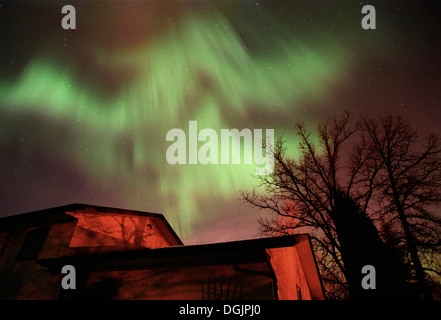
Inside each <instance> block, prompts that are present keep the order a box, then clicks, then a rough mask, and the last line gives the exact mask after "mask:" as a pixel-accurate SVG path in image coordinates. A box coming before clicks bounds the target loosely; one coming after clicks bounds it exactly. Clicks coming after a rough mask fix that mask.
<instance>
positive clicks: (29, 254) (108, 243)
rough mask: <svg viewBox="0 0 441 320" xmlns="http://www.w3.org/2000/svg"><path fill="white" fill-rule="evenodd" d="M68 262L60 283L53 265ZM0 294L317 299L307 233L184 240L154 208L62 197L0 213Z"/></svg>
mask: <svg viewBox="0 0 441 320" xmlns="http://www.w3.org/2000/svg"><path fill="white" fill-rule="evenodd" d="M65 265H71V266H73V267H74V268H75V274H76V281H75V282H76V288H75V289H69V290H65V289H63V288H62V286H61V281H62V279H63V277H64V276H66V275H65V274H62V273H61V270H62V268H63V266H65ZM0 298H1V299H156V300H159V299H195V300H198V299H216V300H223V299H294V300H295V299H323V298H324V295H323V289H322V284H321V281H320V277H319V274H318V269H317V266H316V261H315V257H314V254H313V251H312V247H311V243H310V240H309V236H308V235H307V234H300V235H293V236H285V237H273V238H262V239H253V240H243V241H234V242H224V243H215V244H204V245H191V246H185V245H183V244H182V242H181V240H180V239H179V237H178V236H177V235H176V233H175V232H174V231H173V229H172V228H171V226H170V225H169V224H168V222H167V221H166V219H165V218H164V216H163V215H161V214H155V213H148V212H139V211H133V210H123V209H115V208H105V207H98V206H90V205H82V204H72V205H67V206H62V207H57V208H52V209H46V210H41V211H36V212H30V213H26V214H21V215H15V216H10V217H6V218H2V219H0Z"/></svg>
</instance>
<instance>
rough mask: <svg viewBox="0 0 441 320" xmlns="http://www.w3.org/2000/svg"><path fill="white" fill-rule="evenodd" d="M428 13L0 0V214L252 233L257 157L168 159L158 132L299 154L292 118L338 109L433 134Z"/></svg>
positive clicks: (419, 6)
mask: <svg viewBox="0 0 441 320" xmlns="http://www.w3.org/2000/svg"><path fill="white" fill-rule="evenodd" d="M65 4H71V5H74V6H75V9H76V27H77V28H76V29H75V30H64V29H63V28H62V27H61V20H62V18H63V16H64V15H63V14H62V13H61V8H62V7H63V5H65ZM365 4H372V5H374V6H375V9H376V29H375V30H364V29H362V27H361V19H362V18H363V15H362V13H361V8H362V7H363V6H364V5H365ZM440 7H441V6H440V5H439V2H438V1H419V2H414V1H382V2H373V1H244V0H243V1H217V2H216V1H78V0H71V1H39V0H36V1H1V0H0V34H1V38H0V48H1V49H0V164H1V165H0V179H1V184H0V216H8V215H13V214H18V213H24V212H28V211H33V210H39V209H44V208H49V207H54V206H59V205H65V204H69V203H87V204H93V205H102V206H109V207H117V208H126V209H133V210H141V211H149V212H158V213H163V214H164V215H165V217H166V218H167V220H168V221H169V222H170V223H171V225H172V226H173V228H174V229H175V230H176V232H177V233H178V234H179V235H180V237H181V238H182V240H183V242H184V243H185V244H195V243H207V242H218V241H228V240H236V239H245V238H252V237H256V236H258V223H257V218H258V216H260V215H262V214H263V213H262V212H256V210H255V209H251V208H249V207H248V206H247V205H245V204H243V203H241V202H240V201H239V198H240V195H239V190H251V188H253V187H254V186H256V185H257V180H255V179H254V178H252V174H253V172H254V168H255V167H256V165H254V164H252V165H245V164H241V165H237V164H230V165H220V164H219V165H210V164H209V165H202V164H197V165H189V164H187V165H170V164H169V163H167V161H166V151H167V148H168V147H169V146H170V145H171V142H168V141H166V139H165V137H166V134H167V132H168V131H169V130H170V129H173V128H181V129H183V130H184V131H188V122H189V121H190V120H197V121H198V128H199V129H203V128H212V129H214V130H216V131H218V132H219V131H220V130H221V129H224V128H225V129H232V128H237V129H239V130H241V129H243V128H250V129H256V128H260V129H270V128H272V129H274V130H275V135H276V136H279V135H283V136H284V137H285V139H286V140H287V141H288V144H287V146H288V148H289V153H290V154H291V155H295V154H296V150H295V147H296V144H295V138H294V134H293V132H294V129H293V127H294V124H295V123H297V122H301V121H304V122H305V123H306V124H308V125H314V124H315V123H316V122H317V121H322V120H324V119H326V118H328V117H332V116H338V115H340V114H341V112H342V111H343V110H349V111H351V112H352V113H353V114H354V116H356V115H358V114H374V115H375V114H380V113H385V112H390V113H393V114H402V115H404V116H407V117H409V119H410V120H411V122H412V124H413V125H414V126H415V127H416V128H417V129H418V130H419V132H420V134H422V135H424V134H426V133H429V132H434V133H437V134H440V133H441V130H440V124H441V46H440V42H441V35H440V30H441V28H440V26H441V24H440V22H441V19H440V17H441V14H440V13H441V10H440Z"/></svg>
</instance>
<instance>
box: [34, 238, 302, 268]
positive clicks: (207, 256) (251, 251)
mask: <svg viewBox="0 0 441 320" xmlns="http://www.w3.org/2000/svg"><path fill="white" fill-rule="evenodd" d="M297 237H298V236H295V235H291V236H283V237H271V238H260V239H251V240H241V241H231V242H222V243H212V244H200V245H189V246H183V245H180V246H172V247H164V248H157V249H140V250H128V251H121V252H105V253H102V252H97V253H93V254H88V253H85V254H82V253H81V251H77V252H78V254H75V255H69V256H64V257H58V258H49V259H41V260H38V261H37V263H39V264H40V265H42V266H45V267H48V268H49V269H50V270H52V271H53V272H55V273H59V270H60V268H61V267H62V266H63V265H66V264H72V265H75V267H78V268H79V269H80V270H81V269H83V270H99V269H106V270H109V269H126V268H127V269H133V268H137V267H142V268H157V267H162V266H170V265H173V266H185V265H192V266H194V265H216V264H235V263H244V262H262V261H266V260H267V253H266V251H265V249H268V248H279V247H286V246H293V245H295V244H296V242H297Z"/></svg>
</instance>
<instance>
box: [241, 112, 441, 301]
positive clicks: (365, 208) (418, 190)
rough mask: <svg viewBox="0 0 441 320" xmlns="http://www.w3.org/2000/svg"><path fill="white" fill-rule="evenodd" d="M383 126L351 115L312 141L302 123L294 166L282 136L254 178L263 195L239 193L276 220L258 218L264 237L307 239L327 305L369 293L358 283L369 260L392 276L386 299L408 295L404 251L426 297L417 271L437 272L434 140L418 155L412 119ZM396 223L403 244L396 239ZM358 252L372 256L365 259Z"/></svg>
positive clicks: (438, 166)
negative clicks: (270, 167) (268, 170)
mask: <svg viewBox="0 0 441 320" xmlns="http://www.w3.org/2000/svg"><path fill="white" fill-rule="evenodd" d="M379 123H381V125H380V124H379ZM379 123H377V122H376V121H374V120H372V119H365V120H363V119H362V120H360V121H359V123H358V125H357V126H354V125H352V123H351V121H350V116H349V114H348V113H345V114H344V116H343V117H341V118H340V119H338V120H335V119H334V120H333V121H332V122H327V123H323V124H319V125H318V126H317V128H316V131H315V135H314V134H313V132H311V131H308V130H307V129H306V128H305V126H304V125H302V124H298V125H297V126H296V133H297V135H298V137H299V138H300V142H299V152H300V157H299V158H298V159H297V160H294V159H288V158H287V157H286V147H285V146H284V142H283V141H282V140H281V139H280V138H279V139H278V140H277V142H276V144H275V146H274V148H273V155H274V163H275V168H274V171H273V173H272V174H271V175H268V176H257V177H256V178H257V179H259V180H260V182H261V183H260V185H259V186H258V188H256V189H254V190H252V191H251V192H242V199H243V200H244V201H245V202H246V203H248V204H250V205H251V206H254V207H257V208H261V209H265V210H269V211H270V212H272V213H275V215H273V218H271V219H261V220H260V221H259V222H260V225H261V231H262V233H264V234H267V235H280V234H290V233H296V232H303V231H307V232H309V233H310V235H311V237H312V240H313V245H314V249H315V252H316V255H317V260H318V264H319V268H320V273H321V276H322V279H323V282H324V285H325V290H326V292H327V295H328V297H329V298H345V297H347V296H348V292H350V294H351V296H353V297H355V296H358V297H362V296H363V295H362V294H360V292H359V291H358V288H359V287H360V282H359V281H358V280H359V278H357V276H358V277H359V276H360V265H361V264H362V263H365V262H366V261H367V260H366V257H369V259H370V260H369V261H375V263H376V264H377V266H379V267H380V268H382V271H383V273H384V274H387V275H388V277H389V280H387V279H385V283H386V285H385V286H387V284H391V287H389V288H384V290H385V291H383V296H387V295H388V294H393V295H395V297H399V296H401V297H408V296H406V295H405V292H404V291H406V288H407V285H406V282H405V281H404V280H405V277H406V276H407V274H406V271H407V270H404V269H403V262H406V261H405V260H406V259H402V257H403V254H404V256H405V255H406V253H409V255H410V257H411V261H412V264H413V267H414V269H415V275H416V278H417V279H418V282H419V283H420V285H422V288H423V291H424V292H425V297H426V298H428V297H430V295H429V292H428V291H429V290H428V289H427V288H425V289H424V283H425V282H422V278H424V276H423V277H421V274H420V273H423V275H424V272H425V271H426V272H432V273H434V274H436V275H439V274H440V273H439V269H438V268H437V267H435V266H434V265H433V262H434V261H435V260H436V259H438V258H439V256H437V255H434V253H436V250H435V249H436V248H439V245H440V240H439V235H440V234H441V233H440V232H439V226H440V224H439V220H438V219H437V218H436V216H434V215H432V214H430V213H429V211H428V210H429V209H430V208H431V206H432V207H433V206H434V205H437V204H438V203H439V198H440V196H439V192H440V179H441V178H440V177H441V174H440V170H441V164H440V160H439V158H440V157H439V155H440V154H439V149H440V148H439V142H438V139H437V138H435V137H434V136H431V137H429V138H428V140H427V146H426V148H425V149H424V150H423V151H422V152H420V153H418V152H416V151H415V150H414V148H413V147H414V145H413V144H414V143H415V142H416V137H415V134H416V133H415V132H413V131H412V130H410V127H409V126H408V124H407V123H406V122H403V120H402V119H400V120H396V119H395V120H394V119H393V118H388V117H382V118H380V122H379ZM395 127H397V128H395ZM380 128H382V130H380ZM394 128H395V129H394ZM404 142H407V144H405V143H404ZM261 188H262V189H261ZM257 189H261V191H263V192H257ZM397 221H399V222H400V226H401V229H402V230H403V231H402V233H403V237H401V238H400V237H398V236H397V235H395V234H394V232H395V231H396V229H397V227H398V226H397ZM377 227H382V229H381V231H382V232H381V233H379V232H378V229H377ZM406 228H407V230H405V229H406ZM354 230H355V231H354ZM380 235H381V236H380ZM403 243H405V244H406V250H403V248H402V244H403ZM391 246H392V248H391ZM357 249H359V250H357ZM360 251H363V252H365V253H368V254H366V257H363V256H361V255H360ZM397 256H398V257H399V258H400V259H401V260H400V259H398V258H397ZM418 257H420V259H419V260H418V259H417V258H418ZM423 257H424V259H425V264H424V266H423V264H422V263H421V258H423ZM430 259H431V261H429V260H430ZM415 261H416V262H415ZM418 261H419V262H418ZM418 263H419V265H418ZM418 268H419V271H417V269H418ZM407 278H409V277H408V276H407ZM394 286H395V287H396V288H395V289H396V290H394V288H393V287H394ZM401 289H402V290H401ZM400 290H401V291H402V292H401V291H400ZM377 297H378V296H377Z"/></svg>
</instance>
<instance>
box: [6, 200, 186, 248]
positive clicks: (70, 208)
mask: <svg viewBox="0 0 441 320" xmlns="http://www.w3.org/2000/svg"><path fill="white" fill-rule="evenodd" d="M69 213H92V214H101V213H102V214H109V213H113V214H121V215H132V216H141V217H148V218H151V219H152V220H154V221H155V224H156V226H157V227H158V229H159V230H160V231H161V233H162V234H163V236H164V237H165V238H166V239H167V240H168V241H169V242H170V243H171V244H173V245H182V244H183V243H182V241H181V239H180V238H179V237H178V235H177V234H176V232H175V231H174V230H173V228H172V227H171V225H170V224H169V223H168V221H167V220H166V219H165V217H164V215H162V214H160V213H152V212H144V211H137V210H128V209H120V208H110V207H103V206H96V205H89V204H81V203H72V204H68V205H64V206H59V207H54V208H49V209H43V210H37V211H32V212H27V213H23V214H17V215H12V216H8V217H4V218H0V231H2V230H11V229H17V228H26V227H36V226H43V225H51V224H54V223H60V222H68V221H76V220H77V219H76V218H75V217H73V216H71V215H70V214H69Z"/></svg>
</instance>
